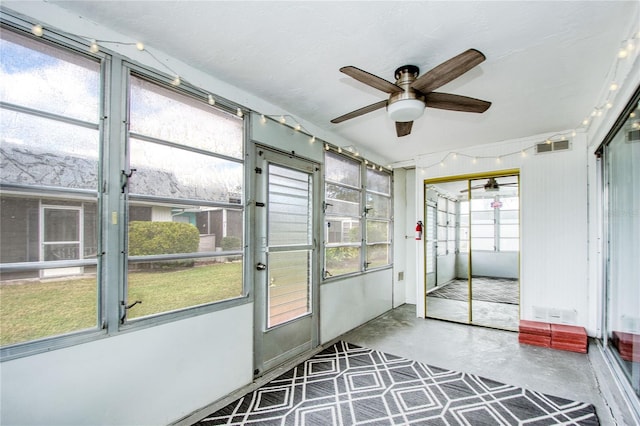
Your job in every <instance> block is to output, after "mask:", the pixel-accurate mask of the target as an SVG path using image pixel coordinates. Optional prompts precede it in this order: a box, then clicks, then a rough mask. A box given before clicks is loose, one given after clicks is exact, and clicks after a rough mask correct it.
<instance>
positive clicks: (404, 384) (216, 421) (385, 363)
mask: <svg viewBox="0 0 640 426" xmlns="http://www.w3.org/2000/svg"><path fill="white" fill-rule="evenodd" d="M197 424H198V425H203V426H204V425H221V424H227V425H247V424H253V425H266V426H269V425H327V426H328V425H471V426H478V425H491V426H494V425H536V426H538V425H560V424H561V425H599V424H600V423H599V421H598V417H597V415H596V413H595V408H594V407H593V406H592V405H589V404H585V403H581V402H575V401H570V400H568V399H564V398H559V397H556V396H550V395H544V394H541V393H538V392H534V391H530V390H527V389H522V388H518V387H515V386H511V385H506V384H504V383H499V382H496V381H494V380H490V379H485V378H482V377H479V376H474V375H471V374H466V373H460V372H456V371H450V370H445V369H442V368H437V367H433V366H429V365H425V364H422V363H419V362H416V361H411V360H407V359H404V358H401V357H398V356H394V355H390V354H386V353H384V352H379V351H375V350H372V349H367V348H362V347H359V346H356V345H353V344H350V343H346V342H338V343H336V344H335V345H333V346H331V347H329V348H327V349H325V350H323V351H322V352H320V353H319V354H317V355H315V356H314V357H312V358H310V359H308V360H307V361H305V362H303V363H302V364H299V365H298V366H296V367H295V368H293V369H291V370H289V371H288V372H286V373H285V374H283V375H282V376H280V377H278V378H276V379H274V380H273V381H271V382H269V383H268V384H266V385H265V386H263V387H261V388H259V389H257V390H256V391H254V392H251V393H249V394H247V395H245V396H244V397H242V398H240V399H238V400H237V401H235V402H233V403H231V404H229V405H227V406H226V407H224V408H222V409H221V410H219V411H216V412H215V413H212V414H211V415H209V416H207V417H206V418H205V419H203V420H202V421H201V422H199V423H197Z"/></svg>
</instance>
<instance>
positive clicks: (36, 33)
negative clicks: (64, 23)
mask: <svg viewBox="0 0 640 426" xmlns="http://www.w3.org/2000/svg"><path fill="white" fill-rule="evenodd" d="M31 33H33V35H34V36H36V37H42V34H44V28H42V25H40V24H35V25H34V26H33V27H31Z"/></svg>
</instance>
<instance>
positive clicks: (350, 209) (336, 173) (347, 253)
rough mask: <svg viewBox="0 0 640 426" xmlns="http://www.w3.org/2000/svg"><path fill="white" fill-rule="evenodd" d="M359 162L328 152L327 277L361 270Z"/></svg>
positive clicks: (360, 186)
mask: <svg viewBox="0 0 640 426" xmlns="http://www.w3.org/2000/svg"><path fill="white" fill-rule="evenodd" d="M360 164H361V163H360V162H359V161H356V160H352V159H350V158H347V157H344V156H342V155H339V154H335V153H332V152H326V153H325V215H326V217H325V242H326V244H325V265H324V272H325V277H330V276H336V275H342V274H348V273H352V272H359V271H360V270H361V269H362V260H361V250H362V232H361V227H360V219H361V217H362V189H361V188H362V184H361V171H360Z"/></svg>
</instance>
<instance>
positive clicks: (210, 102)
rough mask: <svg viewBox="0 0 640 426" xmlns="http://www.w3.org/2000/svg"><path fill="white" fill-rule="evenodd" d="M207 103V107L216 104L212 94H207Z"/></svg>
mask: <svg viewBox="0 0 640 426" xmlns="http://www.w3.org/2000/svg"><path fill="white" fill-rule="evenodd" d="M207 101H208V102H209V105H215V104H216V98H214V97H213V95H212V94H209V96H208V99H207Z"/></svg>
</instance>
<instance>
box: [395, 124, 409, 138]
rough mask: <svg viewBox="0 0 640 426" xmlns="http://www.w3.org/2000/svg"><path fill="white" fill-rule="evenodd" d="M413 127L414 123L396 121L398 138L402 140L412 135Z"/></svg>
mask: <svg viewBox="0 0 640 426" xmlns="http://www.w3.org/2000/svg"><path fill="white" fill-rule="evenodd" d="M411 126H413V121H396V134H397V135H398V137H399V138H401V137H403V136H407V135H408V134H409V133H411Z"/></svg>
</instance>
